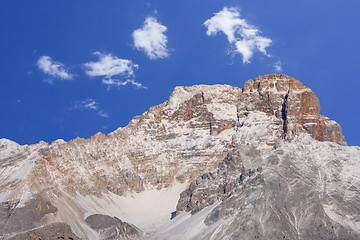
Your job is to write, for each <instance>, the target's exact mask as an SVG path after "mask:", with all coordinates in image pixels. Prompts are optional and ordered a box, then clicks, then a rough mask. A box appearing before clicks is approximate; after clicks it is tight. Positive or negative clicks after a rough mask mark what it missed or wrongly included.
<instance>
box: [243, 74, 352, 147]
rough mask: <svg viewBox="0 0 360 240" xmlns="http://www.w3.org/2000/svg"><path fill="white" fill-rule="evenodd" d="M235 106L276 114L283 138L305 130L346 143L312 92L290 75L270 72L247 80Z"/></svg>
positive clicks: (316, 137) (342, 143) (337, 127)
mask: <svg viewBox="0 0 360 240" xmlns="http://www.w3.org/2000/svg"><path fill="white" fill-rule="evenodd" d="M239 109H241V110H246V111H254V110H257V111H262V112H265V113H267V114H269V115H274V116H276V117H278V118H279V120H281V122H280V121H279V122H278V124H281V125H282V130H283V132H282V135H283V137H284V138H286V139H292V138H294V136H296V135H297V134H298V133H301V132H307V133H309V134H310V135H311V137H312V138H314V139H316V140H318V141H330V142H335V143H338V144H341V145H346V141H345V137H344V136H343V135H342V129H341V127H340V125H339V124H337V123H336V122H334V121H331V120H330V119H328V118H327V117H324V116H322V115H320V103H319V100H318V98H317V97H316V95H315V94H314V92H313V91H312V90H311V89H309V88H307V87H305V86H304V85H303V84H302V83H301V82H299V81H298V80H296V79H294V78H292V77H289V76H286V75H282V74H271V75H265V76H261V77H258V78H256V79H255V80H254V81H253V80H249V81H247V82H246V83H245V85H244V89H243V94H242V95H241V98H240V104H239Z"/></svg>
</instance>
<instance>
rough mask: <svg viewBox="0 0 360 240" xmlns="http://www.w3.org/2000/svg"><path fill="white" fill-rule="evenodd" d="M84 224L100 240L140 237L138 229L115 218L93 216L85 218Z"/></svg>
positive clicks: (100, 215) (99, 215)
mask: <svg viewBox="0 0 360 240" xmlns="http://www.w3.org/2000/svg"><path fill="white" fill-rule="evenodd" d="M85 222H86V223H87V224H88V225H89V226H90V227H91V228H92V229H94V230H96V231H98V232H99V233H100V234H101V238H102V239H109V240H110V239H134V238H138V237H140V236H141V231H140V230H139V229H138V228H136V227H135V226H133V225H131V224H128V223H126V222H123V221H121V220H120V219H118V218H116V217H114V218H112V217H110V216H107V215H102V214H94V215H91V216H89V217H87V218H86V219H85Z"/></svg>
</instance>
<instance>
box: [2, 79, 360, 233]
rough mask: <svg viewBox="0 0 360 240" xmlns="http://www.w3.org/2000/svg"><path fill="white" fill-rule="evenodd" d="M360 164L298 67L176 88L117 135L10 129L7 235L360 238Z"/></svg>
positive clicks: (358, 151)
mask: <svg viewBox="0 0 360 240" xmlns="http://www.w3.org/2000/svg"><path fill="white" fill-rule="evenodd" d="M359 173H360V148H359V147H349V146H346V141H345V138H344V136H343V135H342V129H341V127H340V126H339V124H337V123H336V122H334V121H332V120H330V119H328V118H326V117H324V116H322V115H321V114H320V104H319V100H318V99H317V97H316V96H315V94H314V93H313V91H312V90H311V89H309V88H307V87H305V86H303V84H302V83H301V82H299V81H297V80H295V79H293V78H291V77H288V76H286V75H275V74H274V75H266V76H261V77H258V78H256V79H255V80H249V81H247V82H246V83H245V86H244V88H243V89H241V88H237V87H231V86H228V85H214V86H207V85H198V86H192V87H176V88H175V90H174V91H173V93H172V94H171V96H170V98H169V100H168V101H166V102H164V103H162V104H160V105H158V106H155V107H151V108H150V109H149V110H148V111H147V112H145V113H143V114H142V115H141V116H136V117H135V118H134V119H133V120H131V122H130V123H129V124H128V126H126V127H124V128H119V129H117V130H116V131H114V132H112V133H110V134H109V135H107V136H105V135H103V134H101V133H98V134H96V135H95V136H93V137H91V138H90V139H81V138H76V139H74V140H72V141H70V142H65V141H63V140H57V141H55V142H53V143H51V144H47V143H45V142H40V143H38V144H35V145H30V146H28V145H25V146H20V145H18V144H16V143H14V142H12V141H10V140H7V139H0V239H1V238H5V239H25V238H26V237H28V238H29V239H37V238H36V237H42V238H43V239H58V238H64V239H79V238H81V239H254V238H259V239H280V238H281V239H360V217H359V216H360V176H359Z"/></svg>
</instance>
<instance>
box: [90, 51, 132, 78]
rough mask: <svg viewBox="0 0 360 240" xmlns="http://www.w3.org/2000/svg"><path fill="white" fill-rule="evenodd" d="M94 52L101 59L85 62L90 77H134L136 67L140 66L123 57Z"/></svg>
mask: <svg viewBox="0 0 360 240" xmlns="http://www.w3.org/2000/svg"><path fill="white" fill-rule="evenodd" d="M93 54H94V55H97V56H99V58H100V60H99V61H98V62H87V63H85V64H84V66H85V67H86V68H87V69H88V70H86V71H85V72H86V74H87V75H89V76H90V77H107V78H111V77H112V76H116V75H123V76H128V77H133V76H134V68H138V65H137V64H133V62H132V61H131V60H128V59H121V58H118V57H116V56H113V55H111V54H102V53H100V52H94V53H93Z"/></svg>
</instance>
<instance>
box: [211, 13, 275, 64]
mask: <svg viewBox="0 0 360 240" xmlns="http://www.w3.org/2000/svg"><path fill="white" fill-rule="evenodd" d="M204 25H205V26H206V27H207V31H206V34H207V35H208V36H213V35H216V34H217V33H218V32H223V33H224V34H225V35H226V36H227V39H228V41H229V42H230V44H232V45H233V46H234V47H235V51H234V52H235V53H236V52H238V53H240V54H241V55H242V57H243V63H250V59H251V57H252V56H253V54H254V52H255V51H259V52H261V53H263V54H265V55H266V56H269V55H268V54H267V52H266V48H267V47H269V46H270V44H271V42H272V41H271V39H270V38H266V37H262V36H260V35H259V34H260V31H259V30H258V29H257V27H255V26H252V25H250V24H248V23H247V22H246V20H245V19H242V18H240V13H239V11H238V9H236V8H228V7H224V8H223V9H222V10H221V11H220V12H218V13H215V15H214V16H213V17H212V18H210V19H208V20H206V21H205V22H204Z"/></svg>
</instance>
